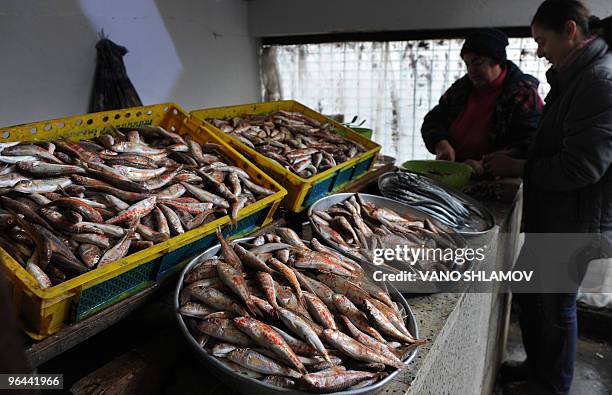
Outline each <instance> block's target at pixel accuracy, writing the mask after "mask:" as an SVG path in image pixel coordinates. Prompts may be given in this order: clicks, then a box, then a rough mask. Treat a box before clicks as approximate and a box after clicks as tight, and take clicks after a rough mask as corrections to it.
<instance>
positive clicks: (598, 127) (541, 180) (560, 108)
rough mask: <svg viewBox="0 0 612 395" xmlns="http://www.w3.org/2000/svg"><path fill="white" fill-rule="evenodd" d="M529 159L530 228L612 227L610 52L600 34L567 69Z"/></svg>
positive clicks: (556, 80)
mask: <svg viewBox="0 0 612 395" xmlns="http://www.w3.org/2000/svg"><path fill="white" fill-rule="evenodd" d="M547 77H548V81H549V82H550V84H551V91H550V93H549V94H548V96H547V97H546V106H545V107H544V112H543V114H542V120H541V122H540V126H539V128H538V131H537V133H536V136H535V138H534V144H533V146H532V150H531V152H530V154H529V157H528V160H527V162H526V164H525V174H524V179H525V190H524V197H525V230H526V231H527V232H533V233H553V232H554V233H605V235H604V238H608V240H609V237H610V235H612V171H611V170H610V164H611V163H612V53H611V52H610V51H609V50H608V46H607V45H606V43H605V41H604V40H603V39H601V38H597V39H595V41H593V42H591V43H590V44H589V45H588V46H587V47H585V48H584V50H583V52H582V53H581V54H580V56H578V57H577V59H576V60H575V61H574V62H573V63H571V64H569V65H568V66H567V67H566V68H565V69H563V70H562V71H561V72H559V73H556V72H554V71H552V70H549V72H548V73H547Z"/></svg>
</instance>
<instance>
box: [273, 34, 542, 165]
mask: <svg viewBox="0 0 612 395" xmlns="http://www.w3.org/2000/svg"><path fill="white" fill-rule="evenodd" d="M509 41H510V45H509V46H508V48H507V53H508V58H509V59H510V60H512V61H513V62H515V63H516V64H517V65H518V66H519V67H520V68H521V70H523V72H525V73H529V74H532V75H533V76H535V77H536V78H538V79H539V80H540V81H541V84H540V87H539V92H540V95H541V96H542V97H545V95H546V93H548V90H549V86H548V84H547V83H546V78H545V72H546V70H547V69H548V65H547V62H546V61H545V60H542V59H538V57H537V56H536V49H537V44H536V43H535V42H534V40H533V39H531V38H511V39H510V40H509ZM462 45H463V40H462V39H444V40H414V41H389V42H339V43H326V44H303V45H279V46H269V47H264V49H263V52H262V57H272V59H262V65H270V64H273V65H274V67H273V69H274V70H270V69H269V67H263V70H262V73H263V74H262V81H264V83H263V84H262V85H263V86H262V90H263V92H262V95H263V97H264V98H265V99H269V98H278V99H295V100H297V101H299V102H302V103H304V104H305V105H307V106H309V107H312V108H314V109H316V110H317V111H319V112H322V113H324V114H343V115H345V120H347V121H350V120H351V118H352V117H353V116H354V115H358V116H359V118H360V119H365V120H366V123H365V124H364V127H369V128H372V129H373V130H374V136H373V139H374V140H375V141H376V142H378V143H379V144H381V145H382V147H383V153H384V154H387V155H391V156H394V157H396V158H397V160H398V163H401V161H404V160H409V159H420V158H431V157H432V155H431V154H430V153H429V152H428V151H427V149H426V148H425V145H424V144H423V141H422V139H421V133H420V129H421V124H422V122H423V118H424V117H425V114H427V112H428V111H429V110H430V109H431V108H433V106H435V105H436V104H437V102H438V100H439V98H440V96H441V95H442V94H443V93H444V91H445V90H446V89H448V87H449V86H450V85H451V84H452V83H453V82H454V81H455V80H457V79H458V78H460V77H461V76H463V75H464V74H465V72H466V69H465V65H464V63H463V61H462V60H461V57H460V55H459V53H460V51H461V46H462ZM270 74H277V75H276V76H275V77H274V78H277V79H278V83H277V84H266V83H265V81H267V80H270V78H271V76H270Z"/></svg>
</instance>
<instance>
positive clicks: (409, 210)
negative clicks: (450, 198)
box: [308, 193, 474, 294]
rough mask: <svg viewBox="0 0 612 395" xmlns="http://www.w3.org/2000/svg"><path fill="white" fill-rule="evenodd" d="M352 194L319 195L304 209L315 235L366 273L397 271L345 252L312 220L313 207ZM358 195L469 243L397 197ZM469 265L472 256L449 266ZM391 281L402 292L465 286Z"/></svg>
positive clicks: (462, 244) (468, 267)
mask: <svg viewBox="0 0 612 395" xmlns="http://www.w3.org/2000/svg"><path fill="white" fill-rule="evenodd" d="M353 195H354V193H338V194H335V195H330V196H326V197H324V198H322V199H319V200H318V201H316V202H315V203H314V204H313V205H312V206H310V209H309V210H308V218H309V219H310V225H311V227H312V229H313V231H314V233H315V235H316V237H317V239H318V240H320V241H322V242H324V243H325V244H327V245H328V246H330V247H332V248H334V249H335V250H336V251H338V252H339V253H341V254H342V255H344V256H347V257H349V258H351V259H353V260H355V261H357V262H359V263H360V264H361V265H362V266H364V267H365V268H367V269H366V271H367V272H368V273H370V274H371V273H372V272H373V271H382V272H383V273H398V272H399V271H400V270H399V269H397V270H396V271H389V270H387V269H385V268H383V267H381V266H378V265H375V264H374V263H373V262H370V261H367V260H365V259H363V258H360V257H358V256H356V255H354V254H351V253H349V252H346V251H344V250H342V249H341V248H339V247H338V245H337V244H336V243H334V242H333V241H331V240H329V239H327V238H325V237H324V236H323V235H322V234H321V232H320V231H319V228H318V226H317V224H316V223H315V222H314V221H313V220H312V213H313V211H315V210H320V211H326V210H327V209H328V208H330V207H331V206H333V205H334V204H336V203H341V202H343V201H345V200H346V199H348V198H350V197H351V196H353ZM359 196H360V197H361V199H363V200H364V201H365V202H366V203H367V202H372V203H373V204H374V205H376V207H385V208H389V209H391V210H393V211H395V212H397V213H399V214H403V215H408V216H410V217H412V218H417V219H420V220H424V219H428V220H430V221H431V222H433V223H434V224H435V225H436V226H438V227H440V228H442V229H443V230H445V231H446V233H447V234H448V235H450V236H451V237H452V238H453V240H455V242H456V244H457V245H458V246H460V247H462V248H463V247H469V245H468V243H467V241H466V240H465V239H464V238H463V237H462V235H460V234H459V233H457V232H456V231H454V230H453V229H451V228H450V227H448V226H447V225H445V224H443V223H441V222H440V221H438V220H437V219H435V218H433V217H431V216H429V215H428V214H425V213H423V212H422V211H419V210H417V209H415V208H414V207H411V206H409V205H406V204H404V203H401V202H398V201H397V200H393V199H389V198H386V197H382V196H376V195H369V194H363V193H360V194H359ZM473 267H474V261H473V260H472V261H469V262H465V264H462V265H461V266H460V267H456V268H453V270H456V271H459V272H461V273H463V272H465V271H468V270H472V268H473ZM406 271H410V268H409V267H406ZM391 284H393V285H394V287H395V288H396V289H398V290H399V291H401V292H402V293H415V294H417V293H420V294H432V293H439V292H459V291H461V290H462V289H463V288H464V287H466V286H467V284H464V283H461V282H454V281H421V280H415V281H410V282H407V281H406V282H396V281H394V282H391Z"/></svg>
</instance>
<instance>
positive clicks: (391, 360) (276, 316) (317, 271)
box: [174, 228, 424, 394]
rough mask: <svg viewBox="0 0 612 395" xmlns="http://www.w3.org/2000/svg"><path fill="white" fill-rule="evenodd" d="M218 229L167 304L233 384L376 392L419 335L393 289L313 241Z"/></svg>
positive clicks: (285, 390)
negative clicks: (228, 234)
mask: <svg viewBox="0 0 612 395" xmlns="http://www.w3.org/2000/svg"><path fill="white" fill-rule="evenodd" d="M217 236H218V238H219V242H220V244H219V245H217V246H214V247H212V248H210V249H209V250H207V251H205V252H204V253H202V254H200V255H199V256H197V257H195V258H194V259H193V260H192V261H191V262H190V263H188V264H187V266H186V267H185V268H184V270H183V272H182V273H181V275H180V278H179V282H178V284H177V287H176V291H175V298H174V308H175V311H176V318H177V321H178V325H179V328H180V330H181V332H182V333H183V335H184V336H185V339H186V341H187V342H188V344H189V346H190V348H191V349H192V350H193V351H194V352H195V353H196V354H197V355H198V356H199V358H200V360H201V361H202V363H203V364H204V365H206V367H207V368H210V369H212V371H213V373H214V374H215V375H216V376H217V377H219V378H220V379H221V380H223V382H224V384H227V385H228V386H229V387H231V388H232V389H233V390H236V391H238V392H241V393H244V394H270V393H272V394H274V393H277V394H304V393H336V394H367V393H374V392H377V391H379V390H380V389H382V388H383V387H384V386H386V385H387V384H389V382H390V381H391V380H393V378H394V377H395V376H396V375H397V374H398V373H399V372H400V370H401V369H403V368H405V367H406V365H407V364H408V363H409V362H410V361H411V360H412V359H413V358H414V357H415V355H416V352H417V348H418V346H419V345H420V344H423V343H424V341H423V340H420V339H418V328H417V324H416V319H415V317H414V315H413V313H412V311H411V310H410V306H409V305H408V303H407V302H406V300H405V299H404V298H403V297H402V296H401V294H400V293H399V292H398V291H397V290H395V289H394V288H393V287H390V288H389V291H388V292H387V291H386V290H384V289H383V288H381V287H379V286H378V285H376V284H374V283H372V282H371V281H369V279H368V278H367V276H365V272H364V270H363V269H362V268H361V267H360V265H359V264H358V263H356V262H354V261H352V260H350V259H347V258H344V257H343V256H342V255H340V254H338V253H337V252H335V251H334V250H332V249H330V248H328V247H325V246H323V245H322V244H320V243H318V241H317V240H316V239H313V240H312V241H311V242H308V241H303V240H301V239H300V238H299V237H298V235H297V234H296V233H295V232H294V231H292V230H291V229H288V228H277V229H276V230H275V231H274V233H267V234H265V235H260V236H258V237H247V238H243V239H238V240H235V241H234V242H233V243H230V242H228V241H226V240H225V239H224V238H223V236H222V235H221V233H218V234H217Z"/></svg>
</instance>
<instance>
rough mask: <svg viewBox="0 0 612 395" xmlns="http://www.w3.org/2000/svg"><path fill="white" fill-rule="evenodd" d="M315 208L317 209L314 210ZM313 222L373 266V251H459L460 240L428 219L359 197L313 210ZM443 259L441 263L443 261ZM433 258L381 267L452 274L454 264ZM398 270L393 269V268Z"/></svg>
mask: <svg viewBox="0 0 612 395" xmlns="http://www.w3.org/2000/svg"><path fill="white" fill-rule="evenodd" d="M315 207H316V206H315ZM315 207H313V211H312V213H311V216H310V220H311V222H312V224H313V226H314V227H315V229H316V230H317V231H318V232H319V234H321V235H322V237H323V238H324V239H325V240H327V241H328V242H331V243H333V245H334V246H336V247H337V248H338V249H339V250H341V251H343V252H345V253H347V254H349V256H354V257H356V258H358V259H359V260H364V261H368V262H374V261H375V259H374V250H376V249H395V248H396V247H398V246H399V247H400V248H403V247H404V246H406V247H408V248H415V249H420V248H423V247H425V248H432V249H433V248H439V249H446V248H453V249H454V248H458V247H459V242H460V240H458V239H456V238H455V237H454V235H451V234H450V233H449V232H448V231H447V230H445V229H441V228H440V227H438V226H436V225H435V224H434V223H433V222H432V221H430V220H428V219H427V218H426V219H424V220H422V219H418V218H411V217H409V216H407V215H405V214H399V213H397V212H395V211H393V210H391V209H389V208H385V207H377V206H376V205H375V204H374V203H372V202H371V201H369V202H366V201H364V199H363V198H362V196H361V195H360V194H359V193H357V194H354V195H352V196H351V197H350V198H348V199H346V200H345V201H343V202H341V203H336V204H334V205H332V206H330V207H329V208H328V209H327V210H325V211H321V210H314V208H315ZM440 258H442V259H440ZM443 258H444V257H439V256H436V257H434V256H433V255H432V256H430V257H429V259H426V258H423V259H419V260H418V261H416V262H414V264H407V262H400V261H391V262H385V263H381V264H380V265H379V266H380V267H386V268H387V269H391V271H394V272H397V271H398V270H397V269H400V270H403V269H406V268H409V269H411V270H414V271H449V270H452V269H453V267H454V265H455V263H454V261H453V260H444V259H443ZM389 265H393V266H399V267H398V268H396V269H393V268H392V267H391V266H389Z"/></svg>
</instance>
